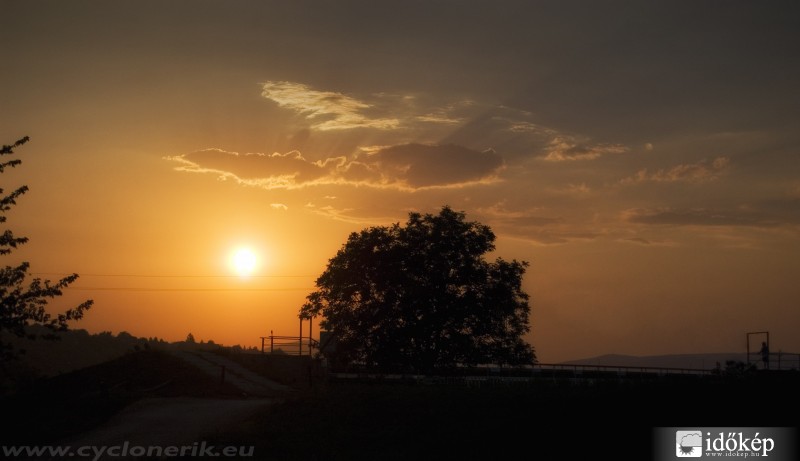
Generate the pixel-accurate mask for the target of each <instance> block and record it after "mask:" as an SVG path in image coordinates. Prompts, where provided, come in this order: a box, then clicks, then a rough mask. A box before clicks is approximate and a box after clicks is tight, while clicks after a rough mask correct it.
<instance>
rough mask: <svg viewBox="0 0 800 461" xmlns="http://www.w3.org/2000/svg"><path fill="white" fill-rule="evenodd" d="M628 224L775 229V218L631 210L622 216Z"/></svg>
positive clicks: (700, 210) (753, 214)
mask: <svg viewBox="0 0 800 461" xmlns="http://www.w3.org/2000/svg"><path fill="white" fill-rule="evenodd" d="M622 216H623V220H624V221H626V222H629V223H635V224H646V225H661V226H751V227H775V226H778V225H781V224H782V223H781V221H780V220H779V219H777V218H776V217H775V216H772V215H769V214H766V213H761V212H757V211H750V210H709V209H705V208H696V209H671V208H665V209H640V208H638V209H631V210H626V211H624V212H623V214H622Z"/></svg>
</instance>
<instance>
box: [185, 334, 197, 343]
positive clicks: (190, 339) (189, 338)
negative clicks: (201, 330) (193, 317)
mask: <svg viewBox="0 0 800 461" xmlns="http://www.w3.org/2000/svg"><path fill="white" fill-rule="evenodd" d="M186 342H187V343H189V344H194V342H195V341H194V335H193V334H191V333H189V334H188V335H186Z"/></svg>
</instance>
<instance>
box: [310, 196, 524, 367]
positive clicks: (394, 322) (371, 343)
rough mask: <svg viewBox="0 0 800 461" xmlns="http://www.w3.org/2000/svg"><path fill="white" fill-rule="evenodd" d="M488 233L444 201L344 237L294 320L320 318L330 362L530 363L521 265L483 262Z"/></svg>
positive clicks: (399, 364) (491, 235)
mask: <svg viewBox="0 0 800 461" xmlns="http://www.w3.org/2000/svg"><path fill="white" fill-rule="evenodd" d="M494 241H495V235H494V233H493V232H492V231H491V229H490V228H489V227H488V226H485V225H483V224H480V223H477V222H470V221H467V220H466V219H465V214H464V213H463V212H456V211H453V210H452V209H450V208H449V207H444V208H442V210H441V212H440V213H439V214H438V215H431V214H425V215H422V214H419V213H410V214H409V219H408V222H407V224H406V226H405V227H402V226H400V225H399V224H395V225H393V226H391V227H372V228H369V229H365V230H362V231H361V232H359V233H353V234H351V235H350V237H349V238H348V240H347V243H345V244H344V246H343V248H342V249H341V250H339V252H338V253H337V255H336V256H335V257H334V258H332V259H331V260H330V261H329V263H328V267H327V269H326V270H325V272H324V273H323V274H322V275H321V276H320V277H319V278H318V279H317V282H316V286H317V291H315V292H314V293H312V294H310V295H309V296H308V302H307V303H306V304H305V305H304V306H303V307H302V309H301V312H300V316H301V317H304V318H308V317H311V316H318V315H321V316H322V317H323V320H322V321H321V322H320V325H321V327H322V328H325V329H327V330H330V331H332V332H333V338H334V340H333V341H335V350H332V349H334V348H333V347H327V346H331V345H330V344H329V345H327V346H326V345H325V344H323V350H324V351H326V355H328V356H329V357H331V358H332V360H333V361H334V364H339V365H342V364H353V363H357V364H362V365H364V366H366V367H369V368H376V369H380V370H383V371H401V372H407V371H409V372H410V371H413V372H423V373H427V372H431V371H434V370H436V369H442V368H447V367H453V366H463V365H477V364H488V363H494V364H514V365H520V364H529V363H533V361H534V360H535V356H534V351H533V348H532V347H531V346H530V345H529V344H527V343H526V342H525V341H523V339H522V335H523V334H525V333H527V332H528V331H530V325H529V315H530V306H529V304H528V299H529V296H528V294H527V293H525V292H524V291H523V290H522V287H521V284H522V276H523V274H524V273H525V268H526V267H527V265H528V263H527V262H524V261H522V262H519V261H516V260H512V261H506V260H504V259H502V258H498V259H496V260H495V261H494V262H489V261H486V260H485V259H484V255H485V254H486V253H488V252H491V251H492V250H494V248H495V247H494Z"/></svg>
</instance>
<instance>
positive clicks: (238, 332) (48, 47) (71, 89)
mask: <svg viewBox="0 0 800 461" xmlns="http://www.w3.org/2000/svg"><path fill="white" fill-rule="evenodd" d="M715 5H716V4H714V3H712V2H708V3H702V4H695V2H691V3H681V4H676V3H675V2H671V1H670V2H652V3H648V4H647V5H644V4H640V3H639V2H610V3H608V4H604V5H603V6H602V7H601V6H599V5H595V4H594V3H593V2H500V3H499V4H498V3H495V2H469V4H467V3H466V2H448V1H444V2H433V3H431V2H425V3H414V2H412V3H403V4H396V5H394V6H389V5H388V4H386V3H384V2H351V1H345V2H277V1H276V2H269V1H268V2H249V1H231V2H212V1H209V2H204V1H200V2H197V1H194V2H186V1H171V2H152V1H139V2H100V1H74V2H58V1H37V2H17V1H7V2H3V3H2V5H1V6H0V12H1V14H2V16H3V17H5V18H12V19H11V20H9V21H7V24H6V25H4V27H3V29H2V30H0V51H2V56H3V59H2V61H3V62H2V64H0V65H2V66H3V70H2V72H0V107H2V108H3V110H2V112H0V136H2V140H0V142H3V143H5V144H9V143H12V142H14V141H15V140H17V139H19V138H21V137H22V136H25V135H29V136H30V137H31V142H30V143H29V144H27V145H25V146H23V147H21V148H19V149H18V151H17V152H18V153H19V155H20V158H22V159H23V162H24V163H23V165H22V166H21V167H20V168H17V169H14V170H9V171H7V172H6V173H4V174H3V175H2V187H3V188H5V189H7V190H10V189H11V188H13V187H14V186H17V185H21V184H27V185H28V186H29V187H30V188H31V190H30V192H29V193H28V194H27V195H26V196H25V197H24V198H23V199H22V200H20V202H19V205H18V206H17V207H16V208H14V209H13V211H11V212H10V213H9V216H8V218H9V219H8V223H7V224H8V226H9V228H11V229H12V230H14V232H15V233H18V234H19V235H25V236H27V237H29V238H30V239H31V240H30V243H29V244H28V245H26V246H25V247H24V248H22V249H20V250H19V251H17V252H15V253H14V255H13V256H11V257H8V260H7V261H6V262H5V263H6V264H11V263H12V262H13V261H17V260H28V261H30V262H31V264H32V272H34V273H35V274H40V275H41V276H42V277H47V278H51V279H54V278H57V277H58V276H59V275H60V274H66V273H71V272H77V273H79V274H80V275H81V278H80V279H79V281H78V282H76V283H75V284H74V285H73V287H72V288H71V289H70V290H68V292H67V294H66V295H65V296H64V297H63V298H62V299H60V300H57V301H56V303H55V304H54V307H56V308H63V307H65V306H67V305H69V304H70V303H73V304H74V303H77V302H79V301H81V300H83V299H86V298H91V299H94V300H95V306H94V308H93V309H92V310H91V311H90V312H89V313H88V314H87V317H86V318H85V319H84V320H83V321H81V322H80V323H79V324H76V326H79V327H82V328H86V329H88V330H89V331H92V332H99V331H112V332H115V333H116V332H119V331H123V330H124V331H128V332H130V333H131V334H134V335H137V336H158V337H163V338H165V339H167V340H179V339H183V338H185V336H186V334H187V333H189V332H192V333H193V334H194V336H195V337H196V338H198V339H201V338H202V339H205V340H208V339H213V340H214V341H216V342H220V343H223V344H241V345H244V346H254V345H257V344H258V343H259V339H258V338H259V336H263V335H266V334H268V333H269V331H270V330H273V331H274V332H275V333H276V334H294V332H295V331H296V330H297V321H296V314H297V310H298V309H299V307H300V305H301V304H302V303H303V300H304V298H305V296H306V295H307V294H308V293H309V292H310V291H311V290H312V289H313V283H314V279H315V277H316V276H318V275H319V274H320V273H321V272H322V270H323V269H324V267H325V263H326V262H327V260H328V258H330V257H332V256H333V255H334V254H335V253H336V251H337V250H338V249H339V248H340V246H341V245H342V244H343V243H344V241H345V239H346V238H347V235H348V234H349V233H350V232H353V231H357V230H359V229H361V228H364V227H367V226H371V225H385V224H390V223H393V222H404V221H405V219H406V216H407V213H408V212H409V211H411V210H416V211H422V212H436V211H437V210H438V209H439V208H440V207H441V206H442V205H445V204H449V205H450V206H452V207H453V208H454V209H456V210H461V211H465V212H466V213H467V217H468V218H469V219H473V220H478V221H481V222H483V223H486V224H488V225H490V226H491V227H492V229H493V230H494V231H495V233H496V234H497V235H498V241H497V252H496V253H497V254H496V255H492V256H493V257H494V256H503V257H504V258H507V259H511V258H516V259H520V260H527V261H530V262H531V267H530V269H529V272H528V273H527V275H526V278H525V287H526V289H527V291H528V293H529V294H530V295H531V296H532V303H531V305H532V312H533V315H532V325H533V331H532V333H531V334H530V336H529V337H528V339H529V340H530V341H531V343H532V344H533V345H534V347H535V348H536V351H537V354H538V356H539V359H540V360H541V361H543V362H555V361H561V360H569V359H577V358H583V357H589V356H594V355H599V354H606V353H619V354H632V355H650V354H668V353H693V352H723V351H724V352H729V351H730V352H736V351H743V350H744V348H745V343H744V341H745V333H746V332H748V331H762V330H768V331H770V333H771V340H772V349H773V350H775V351H777V350H783V351H793V352H800V335H797V334H796V332H797V329H798V327H800V309H798V299H800V296H798V295H800V285H799V284H797V280H798V279H800V261H798V258H797V255H798V254H800V244H799V243H798V242H799V240H798V230H800V161H799V160H798V152H797V146H798V140H800V130H798V129H797V127H798V126H800V123H798V122H800V113H798V107H800V100H799V99H800V93H798V91H797V87H796V84H797V82H798V81H800V66H798V63H797V59H796V57H797V56H798V55H800V50H799V49H798V48H799V47H800V37H798V34H799V33H800V32H798V31H800V27H798V26H800V25H798V24H797V19H796V18H797V17H800V16H798V14H797V13H798V11H797V9H798V8H797V5H795V4H794V3H792V2H770V4H769V5H761V4H755V3H752V2H739V1H734V2H725V4H724V6H718V5H717V6H715ZM242 245H244V246H250V247H252V248H253V249H254V250H256V251H257V252H258V254H259V255H260V259H259V267H258V268H257V273H256V274H255V275H254V276H251V277H249V278H241V277H238V276H236V275H235V272H234V271H232V270H231V268H230V267H229V265H228V258H229V257H230V254H231V252H232V251H233V250H234V249H235V248H237V247H239V246H242ZM12 260H13V261H12ZM315 328H316V327H315Z"/></svg>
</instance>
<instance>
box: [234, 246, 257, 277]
mask: <svg viewBox="0 0 800 461" xmlns="http://www.w3.org/2000/svg"><path fill="white" fill-rule="evenodd" d="M257 266H258V257H257V256H256V253H255V252H254V251H253V250H251V249H250V248H239V249H237V250H235V251H234V252H233V254H232V256H231V267H232V268H233V270H234V271H235V272H236V273H237V274H239V275H241V276H245V275H251V274H252V273H253V272H254V271H255V270H256V267H257Z"/></svg>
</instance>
